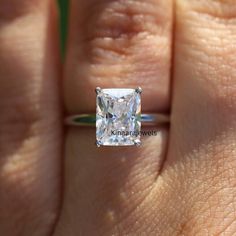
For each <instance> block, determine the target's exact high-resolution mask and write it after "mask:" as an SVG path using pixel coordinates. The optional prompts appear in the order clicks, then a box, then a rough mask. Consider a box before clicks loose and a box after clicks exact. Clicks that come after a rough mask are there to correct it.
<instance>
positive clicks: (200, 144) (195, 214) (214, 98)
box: [162, 0, 236, 235]
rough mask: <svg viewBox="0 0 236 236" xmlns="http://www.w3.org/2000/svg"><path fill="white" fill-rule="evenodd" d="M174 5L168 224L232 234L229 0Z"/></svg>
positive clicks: (234, 118) (233, 90) (233, 79)
mask: <svg viewBox="0 0 236 236" xmlns="http://www.w3.org/2000/svg"><path fill="white" fill-rule="evenodd" d="M176 11H177V19H176V33H175V39H176V41H175V59H174V62H175V64H174V68H175V69H174V73H173V74H174V79H173V81H174V85H173V91H174V94H173V104H172V111H173V114H172V126H171V131H170V146H169V154H168V157H167V162H166V164H165V167H164V169H163V172H162V173H163V178H165V179H166V180H167V181H166V182H167V183H166V184H165V186H167V187H166V192H167V194H168V195H172V197H173V199H177V200H174V201H173V205H172V204H171V206H170V208H171V207H174V209H175V212H176V213H175V214H173V215H172V216H171V218H170V219H169V220H170V221H169V222H174V224H173V223H172V224H171V225H170V224H168V225H167V226H171V227H174V228H175V229H176V230H179V232H181V233H179V234H181V235H223V234H226V235H227V234H229V235H230V234H235V232H236V228H235V211H234V209H235V206H236V202H235V196H236V190H235V184H236V181H235V176H236V173H235V164H236V162H235V158H236V152H235V150H236V142H235V140H236V96H235V95H236V60H235V55H236V47H235V45H236V5H235V1H231V0H225V1H223V0H216V1H215V0H200V1H199V0H192V1H188V0H178V1H176ZM173 169H174V171H173ZM173 185H174V186H175V188H174V189H171V186H173ZM166 213H167V211H165V212H164V214H166ZM162 217H163V216H162ZM173 220H175V221H173ZM206 229H207V231H206Z"/></svg>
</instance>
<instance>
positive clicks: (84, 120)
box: [65, 113, 170, 126]
mask: <svg viewBox="0 0 236 236" xmlns="http://www.w3.org/2000/svg"><path fill="white" fill-rule="evenodd" d="M169 122H170V117H169V115H167V114H155V113H154V114H142V115H141V123H142V125H144V126H158V125H161V124H165V123H169ZM65 124H66V125H70V126H95V124H96V115H95V114H80V115H72V116H69V117H67V118H66V119H65Z"/></svg>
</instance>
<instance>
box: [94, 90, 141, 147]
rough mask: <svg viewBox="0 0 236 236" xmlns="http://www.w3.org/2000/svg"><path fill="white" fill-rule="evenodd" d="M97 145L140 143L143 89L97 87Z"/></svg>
mask: <svg viewBox="0 0 236 236" xmlns="http://www.w3.org/2000/svg"><path fill="white" fill-rule="evenodd" d="M96 92H97V115H96V127H97V131H96V136H97V145H98V146H100V145H104V146H128V145H139V144H140V130H141V89H140V88H138V89H99V88H97V89H96Z"/></svg>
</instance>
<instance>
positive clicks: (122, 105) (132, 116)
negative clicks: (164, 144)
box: [65, 88, 169, 147]
mask: <svg viewBox="0 0 236 236" xmlns="http://www.w3.org/2000/svg"><path fill="white" fill-rule="evenodd" d="M95 91H96V94H97V98H96V104H97V105H96V106H97V108H96V114H78V115H73V116H69V117H68V118H66V120H65V123H66V124H67V125H74V126H95V124H96V144H97V146H98V147H100V146H132V145H136V146H139V145H140V144H141V126H143V125H144V126H158V125H161V124H164V123H168V122H169V116H168V115H166V114H152V113H150V114H141V94H142V89H141V88H136V89H126V88H125V89H121V88H112V89H101V88H96V90H95Z"/></svg>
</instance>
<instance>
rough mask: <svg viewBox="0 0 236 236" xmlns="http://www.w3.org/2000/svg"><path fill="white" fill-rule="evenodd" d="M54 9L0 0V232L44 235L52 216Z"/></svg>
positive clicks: (56, 139) (55, 168)
mask: <svg viewBox="0 0 236 236" xmlns="http://www.w3.org/2000/svg"><path fill="white" fill-rule="evenodd" d="M49 5H50V7H49ZM55 10H56V8H55V6H54V4H49V1H46V0H44V1H39V0H34V1H27V0H23V1H14V0H11V1H9V0H0V84H1V85H0V112H1V116H0V209H1V210H0V234H1V235H48V233H49V232H51V230H52V226H53V224H54V221H55V218H56V213H57V208H58V201H59V199H58V195H59V179H58V178H59V175H58V174H59V157H60V125H59V103H58V86H57V83H58V81H57V79H58V65H59V64H58V56H57V55H58V52H57V46H56V45H57V38H56V36H57V35H56V24H55V22H56V11H55Z"/></svg>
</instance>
